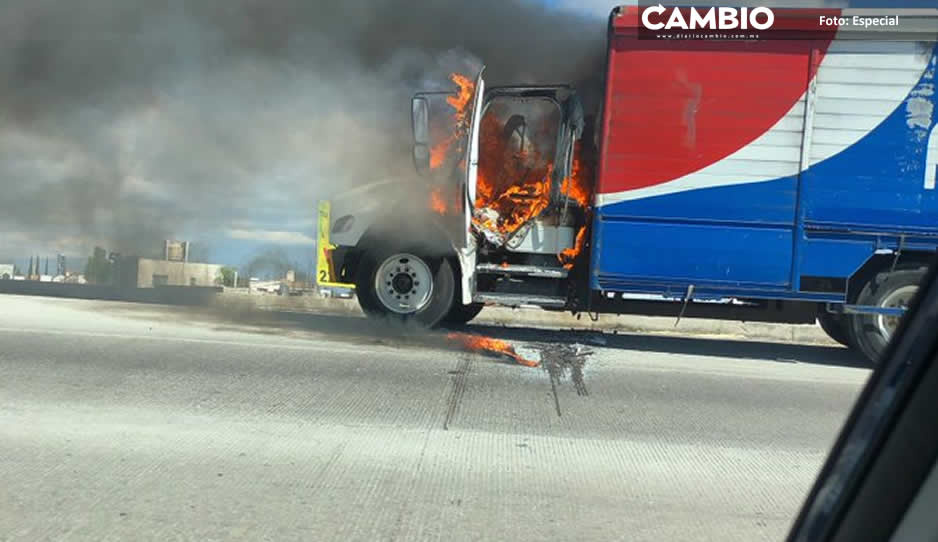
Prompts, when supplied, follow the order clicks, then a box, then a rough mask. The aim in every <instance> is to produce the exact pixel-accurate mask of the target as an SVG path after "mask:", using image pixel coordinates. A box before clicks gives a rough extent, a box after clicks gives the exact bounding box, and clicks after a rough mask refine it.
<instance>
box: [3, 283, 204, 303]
mask: <svg viewBox="0 0 938 542" xmlns="http://www.w3.org/2000/svg"><path fill="white" fill-rule="evenodd" d="M221 292H222V288H214V287H209V288H203V287H198V286H195V287H193V286H161V287H158V288H119V287H116V286H100V285H95V284H64V283H61V282H37V281H30V280H15V281H14V280H0V294H14V295H35V296H47V297H64V298H70V299H103V300H105V301H130V302H133V303H159V304H165V305H205V304H208V303H211V302H212V300H213V299H214V298H215V296H217V295H218V294H219V293H221Z"/></svg>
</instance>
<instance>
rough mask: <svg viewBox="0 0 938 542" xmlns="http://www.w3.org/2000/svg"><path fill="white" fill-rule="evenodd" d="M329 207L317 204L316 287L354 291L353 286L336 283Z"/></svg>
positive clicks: (325, 203) (323, 203) (324, 204)
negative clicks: (330, 238) (330, 235)
mask: <svg viewBox="0 0 938 542" xmlns="http://www.w3.org/2000/svg"><path fill="white" fill-rule="evenodd" d="M329 215H330V205H329V202H328V201H320V202H319V239H318V242H317V243H316V252H317V256H316V285H317V286H319V287H320V288H346V289H349V290H353V289H355V285H354V284H346V283H342V282H336V281H335V280H336V272H335V268H334V266H333V265H332V251H333V250H335V246H333V245H332V243H330V242H329V228H330V224H331V222H330V216H329Z"/></svg>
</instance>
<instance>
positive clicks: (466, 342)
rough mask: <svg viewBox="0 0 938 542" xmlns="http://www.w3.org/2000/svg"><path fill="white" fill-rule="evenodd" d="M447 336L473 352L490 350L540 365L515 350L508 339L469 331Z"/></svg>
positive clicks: (518, 361) (525, 362) (522, 361)
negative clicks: (504, 339)
mask: <svg viewBox="0 0 938 542" xmlns="http://www.w3.org/2000/svg"><path fill="white" fill-rule="evenodd" d="M446 338H447V339H449V340H451V341H456V342H458V343H460V344H461V345H462V346H463V348H466V349H467V350H471V351H473V352H480V351H481V352H490V353H493V354H499V355H502V356H507V357H509V358H511V359H513V360H514V361H515V362H517V363H518V364H519V365H524V366H525V367H539V366H540V365H541V364H540V362H538V361H535V360H531V359H527V358H524V357H522V356H521V355H520V354H518V352H516V351H515V347H514V346H512V345H511V343H509V342H508V341H503V340H501V339H493V338H491V337H482V336H480V335H470V334H468V333H455V332H454V333H447V334H446Z"/></svg>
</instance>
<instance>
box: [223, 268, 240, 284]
mask: <svg viewBox="0 0 938 542" xmlns="http://www.w3.org/2000/svg"><path fill="white" fill-rule="evenodd" d="M237 272H238V270H237V269H235V268H234V267H228V266H225V267H222V268H221V283H222V285H224V286H235V283H234V280H235V273H237Z"/></svg>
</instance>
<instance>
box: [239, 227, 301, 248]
mask: <svg viewBox="0 0 938 542" xmlns="http://www.w3.org/2000/svg"><path fill="white" fill-rule="evenodd" d="M225 233H226V235H227V236H228V237H229V238H230V239H238V240H242V241H264V242H267V243H275V244H278V245H314V244H316V241H314V240H313V238H312V237H310V236H308V235H306V234H303V233H300V232H295V231H270V230H228V231H227V232H225Z"/></svg>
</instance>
